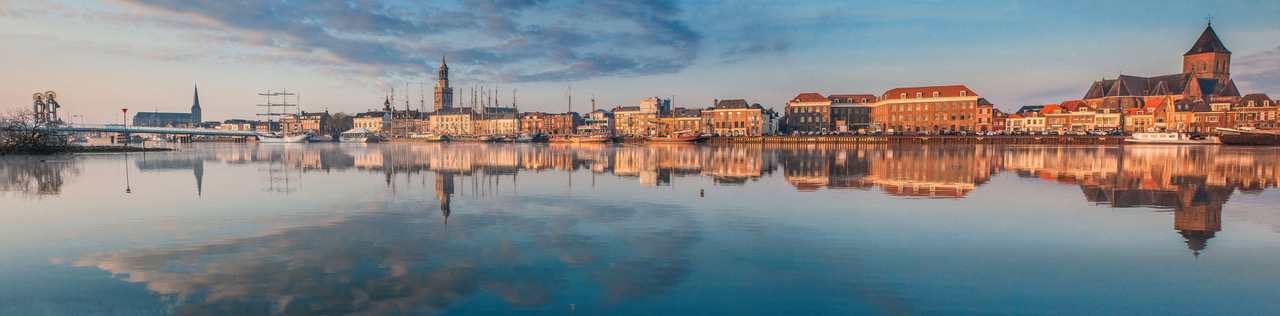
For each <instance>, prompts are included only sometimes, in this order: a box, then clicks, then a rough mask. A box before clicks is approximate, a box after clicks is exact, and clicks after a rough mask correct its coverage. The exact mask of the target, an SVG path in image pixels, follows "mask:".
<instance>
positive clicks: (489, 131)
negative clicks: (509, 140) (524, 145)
mask: <svg viewBox="0 0 1280 316" xmlns="http://www.w3.org/2000/svg"><path fill="white" fill-rule="evenodd" d="M481 109H482V111H481V113H480V115H479V118H478V119H477V120H476V127H475V131H476V133H477V134H482V135H515V134H519V133H520V119H519V116H518V114H517V113H516V109H515V108H509V107H482V108H481Z"/></svg>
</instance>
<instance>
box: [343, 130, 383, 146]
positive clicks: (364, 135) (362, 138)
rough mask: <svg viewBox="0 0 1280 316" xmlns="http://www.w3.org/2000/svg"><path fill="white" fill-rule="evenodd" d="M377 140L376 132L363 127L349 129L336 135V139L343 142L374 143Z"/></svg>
mask: <svg viewBox="0 0 1280 316" xmlns="http://www.w3.org/2000/svg"><path fill="white" fill-rule="evenodd" d="M378 140H379V139H378V135H377V134H376V133H374V132H373V131H370V130H368V129H365V128H355V129H351V130H349V131H345V132H342V135H340V136H338V141H339V142H343V143H376V142H378Z"/></svg>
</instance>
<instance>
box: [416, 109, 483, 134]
mask: <svg viewBox="0 0 1280 316" xmlns="http://www.w3.org/2000/svg"><path fill="white" fill-rule="evenodd" d="M479 119H480V117H479V115H478V114H476V112H475V111H474V110H472V109H471V108H461V107H442V108H440V109H437V110H436V111H435V113H432V114H431V115H429V116H428V120H429V121H430V123H429V124H427V125H428V127H429V131H431V133H434V134H444V135H473V134H475V133H476V124H475V121H478V120H479Z"/></svg>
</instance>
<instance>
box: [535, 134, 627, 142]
mask: <svg viewBox="0 0 1280 316" xmlns="http://www.w3.org/2000/svg"><path fill="white" fill-rule="evenodd" d="M547 140H548V141H551V142H556V143H607V142H612V141H613V137H608V136H603V135H562V136H552V137H549V138H547Z"/></svg>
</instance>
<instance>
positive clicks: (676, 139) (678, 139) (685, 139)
mask: <svg viewBox="0 0 1280 316" xmlns="http://www.w3.org/2000/svg"><path fill="white" fill-rule="evenodd" d="M707 138H708V137H707V136H705V135H686V136H674V135H673V136H645V137H644V140H645V141H650V142H660V143H692V142H697V141H701V140H705V139H707Z"/></svg>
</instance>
